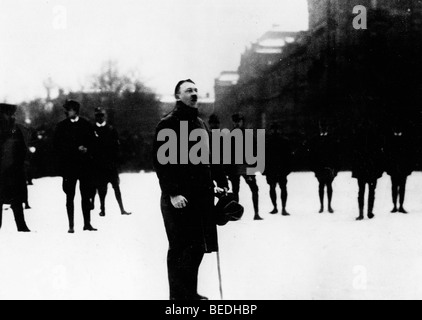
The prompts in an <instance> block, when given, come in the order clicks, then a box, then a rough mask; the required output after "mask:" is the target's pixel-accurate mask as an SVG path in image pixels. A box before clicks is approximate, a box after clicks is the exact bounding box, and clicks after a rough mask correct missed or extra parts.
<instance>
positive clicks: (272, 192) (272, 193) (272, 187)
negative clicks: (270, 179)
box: [270, 183, 277, 209]
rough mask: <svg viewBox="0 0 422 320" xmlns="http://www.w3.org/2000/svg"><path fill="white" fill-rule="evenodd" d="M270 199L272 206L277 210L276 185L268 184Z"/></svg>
mask: <svg viewBox="0 0 422 320" xmlns="http://www.w3.org/2000/svg"><path fill="white" fill-rule="evenodd" d="M270 198H271V202H272V204H273V206H274V209H277V184H276V183H271V184H270Z"/></svg>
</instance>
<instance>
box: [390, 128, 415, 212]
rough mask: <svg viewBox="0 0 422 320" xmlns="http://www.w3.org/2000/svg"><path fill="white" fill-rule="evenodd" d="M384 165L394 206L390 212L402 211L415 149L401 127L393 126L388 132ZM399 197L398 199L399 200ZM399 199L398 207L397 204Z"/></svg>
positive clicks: (413, 166)
mask: <svg viewBox="0 0 422 320" xmlns="http://www.w3.org/2000/svg"><path fill="white" fill-rule="evenodd" d="M386 159H387V161H386V162H387V163H386V167H387V173H388V174H389V175H390V176H391V182H392V195H393V205H394V208H393V210H392V211H391V213H397V212H400V213H404V214H407V211H406V210H405V208H404V200H405V196H406V183H407V177H408V176H409V175H411V174H412V172H413V170H414V168H415V161H416V159H415V149H414V147H413V146H412V142H411V140H410V137H409V134H408V133H407V132H404V131H403V130H402V128H401V127H399V126H394V128H393V130H392V132H391V133H390V134H389V136H388V139H387V145H386ZM399 197H400V200H399ZM397 201H399V205H400V206H399V207H398V206H397Z"/></svg>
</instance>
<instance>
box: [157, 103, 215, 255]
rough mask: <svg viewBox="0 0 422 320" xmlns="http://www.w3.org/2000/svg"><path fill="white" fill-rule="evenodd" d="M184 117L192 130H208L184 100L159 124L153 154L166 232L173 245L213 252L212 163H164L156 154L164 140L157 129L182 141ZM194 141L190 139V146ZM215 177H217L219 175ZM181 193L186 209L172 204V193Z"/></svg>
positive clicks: (171, 246)
mask: <svg viewBox="0 0 422 320" xmlns="http://www.w3.org/2000/svg"><path fill="white" fill-rule="evenodd" d="M182 121H186V122H188V128H189V129H188V131H189V134H190V133H191V132H192V131H193V130H195V129H203V130H207V127H206V125H205V123H204V122H203V121H202V120H201V119H200V118H199V117H198V111H197V110H196V109H194V108H190V107H188V106H186V105H184V104H183V103H181V102H179V103H178V104H177V106H176V108H175V110H174V111H173V112H171V113H170V114H169V115H168V116H166V117H165V118H164V119H163V120H162V121H161V122H160V123H159V125H158V127H157V130H156V138H155V143H154V155H153V157H154V167H155V170H156V173H157V176H158V178H159V181H160V186H161V190H162V197H161V209H162V213H163V217H164V223H165V227H166V231H167V236H168V240H169V243H170V248H171V249H180V248H186V247H191V246H193V247H196V248H200V249H202V250H203V251H204V252H208V253H209V252H214V251H217V250H218V241H217V229H216V217H215V213H214V183H213V172H212V166H211V165H207V164H198V165H194V164H192V163H191V162H190V161H189V164H167V165H162V164H160V163H159V161H158V158H157V152H158V150H159V149H160V147H162V146H163V144H164V143H165V142H159V141H158V139H157V137H158V133H159V132H160V131H161V130H163V129H171V130H173V131H174V132H175V133H176V134H177V137H178V143H180V127H181V122H182ZM207 131H208V130H207ZM208 142H209V136H208ZM193 144H195V143H194V142H190V143H189V150H190V147H191V146H192V145H193ZM179 150H180V149H179V148H178V156H179ZM215 180H217V181H218V179H217V178H216V179H215ZM178 195H182V196H184V197H185V198H186V199H187V200H188V205H187V207H186V208H185V209H181V210H179V209H175V208H174V207H173V205H172V204H171V201H170V197H171V196H178Z"/></svg>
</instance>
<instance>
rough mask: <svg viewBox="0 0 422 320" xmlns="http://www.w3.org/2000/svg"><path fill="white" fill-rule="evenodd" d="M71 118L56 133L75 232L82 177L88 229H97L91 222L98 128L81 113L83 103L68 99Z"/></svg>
mask: <svg viewBox="0 0 422 320" xmlns="http://www.w3.org/2000/svg"><path fill="white" fill-rule="evenodd" d="M63 107H64V109H65V110H66V116H67V119H66V120H64V121H62V122H60V123H59V124H58V126H57V129H56V134H55V141H54V144H55V148H56V150H57V153H58V156H59V163H60V166H61V168H60V169H61V174H62V176H63V191H64V192H65V193H66V209H67V214H68V218H69V233H75V229H74V228H75V205H74V199H75V192H76V183H77V182H78V180H79V184H80V192H81V197H82V212H83V217H84V231H97V229H95V228H93V227H92V225H91V198H92V195H93V190H94V184H93V181H92V180H93V174H92V171H93V163H92V154H93V148H94V143H95V134H94V129H93V128H92V126H91V124H90V123H89V121H88V120H86V119H84V118H82V117H80V116H79V111H80V107H81V106H80V104H79V102H77V101H74V100H68V101H66V103H65V104H64V106H63Z"/></svg>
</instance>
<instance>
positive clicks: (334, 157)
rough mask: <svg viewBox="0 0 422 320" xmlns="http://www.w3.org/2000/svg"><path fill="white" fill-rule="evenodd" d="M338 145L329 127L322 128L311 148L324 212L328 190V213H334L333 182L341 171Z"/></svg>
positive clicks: (311, 158) (313, 167)
mask: <svg viewBox="0 0 422 320" xmlns="http://www.w3.org/2000/svg"><path fill="white" fill-rule="evenodd" d="M338 152H339V151H338V143H337V140H336V139H335V137H334V136H333V134H332V133H331V132H330V131H329V129H328V127H326V126H321V127H320V134H319V136H318V137H316V138H315V139H314V140H313V141H312V143H311V146H310V161H311V168H312V170H313V171H314V172H315V176H316V178H317V179H318V182H319V199H320V203H321V208H320V211H319V213H323V212H324V209H325V207H324V197H325V188H327V198H328V212H329V213H334V210H333V207H332V199H333V193H334V191H333V182H334V179H335V178H336V177H337V174H338V171H339V157H338Z"/></svg>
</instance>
